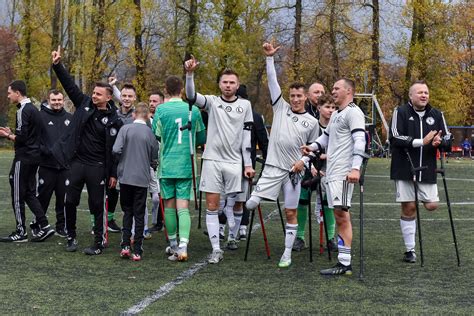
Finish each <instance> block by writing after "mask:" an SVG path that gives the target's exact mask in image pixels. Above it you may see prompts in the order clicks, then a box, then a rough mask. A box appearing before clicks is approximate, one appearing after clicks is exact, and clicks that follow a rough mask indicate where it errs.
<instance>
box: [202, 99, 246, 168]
mask: <svg viewBox="0 0 474 316" xmlns="http://www.w3.org/2000/svg"><path fill="white" fill-rule="evenodd" d="M204 98H205V99H206V101H205V105H204V110H206V111H207V113H208V114H209V120H208V127H207V142H206V148H205V149H204V153H203V156H202V157H203V159H210V160H216V161H224V162H231V163H239V164H241V163H242V154H241V149H242V139H243V132H244V123H252V122H253V116H252V106H251V104H250V102H249V101H248V100H245V99H242V98H236V99H235V101H232V102H228V101H225V100H224V99H223V98H222V97H220V96H214V95H205V96H204Z"/></svg>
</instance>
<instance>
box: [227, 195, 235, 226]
mask: <svg viewBox="0 0 474 316" xmlns="http://www.w3.org/2000/svg"><path fill="white" fill-rule="evenodd" d="M236 197H237V194H235V193H234V194H229V195H227V205H226V206H225V208H224V214H225V216H226V217H227V223H228V224H229V229H230V230H232V228H233V227H234V226H235V218H234V205H235V198H236Z"/></svg>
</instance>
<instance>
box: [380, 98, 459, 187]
mask: <svg viewBox="0 0 474 316" xmlns="http://www.w3.org/2000/svg"><path fill="white" fill-rule="evenodd" d="M445 126H446V124H445V121H444V117H443V113H442V112H440V111H438V110H437V109H435V108H433V107H431V106H430V105H429V104H428V105H427V106H426V108H425V115H424V116H423V117H420V116H419V115H418V113H417V112H416V111H415V109H413V106H412V104H411V103H407V104H405V105H402V106H399V107H397V108H396V109H395V111H394V112H393V116H392V121H391V123H390V131H389V134H390V135H389V140H390V145H391V149H392V163H391V166H390V178H391V179H392V180H412V179H413V173H412V168H411V164H410V161H409V160H408V155H409V156H410V157H411V159H412V161H413V165H414V167H415V168H419V167H422V166H424V167H426V169H423V170H420V171H418V172H417V174H416V180H417V181H418V182H424V183H436V150H437V148H435V147H433V146H432V145H431V143H430V144H428V145H424V146H421V147H417V148H414V147H413V140H414V139H422V138H424V137H425V136H426V135H427V134H428V133H429V132H431V131H440V130H441V131H442V132H443V134H442V135H443V136H444V135H446V133H447V131H446V128H445ZM449 146H450V144H449V142H447V141H446V140H443V141H442V142H441V145H440V146H439V147H438V148H440V149H442V150H448V149H449Z"/></svg>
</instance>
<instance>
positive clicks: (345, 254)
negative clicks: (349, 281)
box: [337, 235, 351, 266]
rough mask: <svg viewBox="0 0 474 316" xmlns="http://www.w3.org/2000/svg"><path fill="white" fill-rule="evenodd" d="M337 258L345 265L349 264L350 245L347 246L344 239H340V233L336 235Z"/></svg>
mask: <svg viewBox="0 0 474 316" xmlns="http://www.w3.org/2000/svg"><path fill="white" fill-rule="evenodd" d="M337 239H338V242H337V251H338V254H337V260H339V262H340V263H342V264H343V265H345V266H349V265H350V264H351V247H347V246H346V245H345V244H344V239H342V237H341V235H337Z"/></svg>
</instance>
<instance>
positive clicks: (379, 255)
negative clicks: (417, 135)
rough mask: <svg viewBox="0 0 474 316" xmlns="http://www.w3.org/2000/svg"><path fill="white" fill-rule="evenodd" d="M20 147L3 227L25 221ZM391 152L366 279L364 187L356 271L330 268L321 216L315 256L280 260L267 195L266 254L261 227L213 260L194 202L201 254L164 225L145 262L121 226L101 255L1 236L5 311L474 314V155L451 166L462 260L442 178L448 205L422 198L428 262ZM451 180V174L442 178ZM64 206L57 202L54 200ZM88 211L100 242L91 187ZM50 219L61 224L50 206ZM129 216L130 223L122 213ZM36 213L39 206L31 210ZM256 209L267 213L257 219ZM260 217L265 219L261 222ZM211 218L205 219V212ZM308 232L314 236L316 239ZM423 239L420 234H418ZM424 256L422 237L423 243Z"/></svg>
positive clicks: (1, 214) (376, 166)
mask: <svg viewBox="0 0 474 316" xmlns="http://www.w3.org/2000/svg"><path fill="white" fill-rule="evenodd" d="M11 160H12V153H11V152H6V151H3V152H0V183H1V186H0V234H1V235H2V236H3V235H5V236H6V235H8V234H9V233H10V232H11V231H12V230H13V229H14V216H13V212H12V209H11V199H10V187H9V184H8V172H9V169H10V164H11ZM388 174H389V160H386V159H371V160H370V161H369V165H368V168H367V175H366V184H365V195H364V198H365V201H366V204H365V217H366V218H365V226H364V227H365V232H364V235H365V263H366V264H365V278H364V280H363V281H359V279H358V277H357V275H358V272H359V206H358V201H359V194H358V192H359V191H358V188H356V189H355V191H354V193H355V194H354V197H353V209H352V214H353V218H352V223H353V227H354V242H353V248H352V258H353V269H354V275H353V276H352V277H333V278H327V277H322V276H320V275H319V269H321V268H326V267H330V266H332V265H334V264H335V262H336V259H335V258H333V260H332V262H329V260H328V257H327V254H324V255H319V251H318V250H319V249H318V248H319V241H318V236H319V226H318V225H317V224H316V223H315V224H313V229H314V231H313V247H314V261H313V262H309V251H308V249H306V250H304V251H302V252H299V253H295V252H293V264H292V266H291V267H290V268H289V269H287V270H280V269H278V268H277V263H278V260H279V258H280V256H281V253H282V251H283V242H284V240H283V233H282V227H281V223H280V218H279V215H278V212H277V211H275V210H276V204H275V203H270V202H266V203H264V204H263V205H262V206H263V213H264V216H265V217H266V218H267V219H268V221H267V222H266V230H267V235H268V240H269V244H270V248H271V259H270V260H268V259H267V258H266V255H265V249H264V243H263V239H262V234H261V230H260V228H259V226H254V231H253V234H252V242H251V248H250V251H249V259H248V261H247V262H244V261H243V258H244V250H245V244H244V242H241V243H240V249H239V250H237V251H234V252H230V251H226V252H225V254H224V258H225V260H224V261H222V262H221V263H219V264H218V265H208V264H206V263H205V260H204V259H205V258H206V256H207V255H208V253H209V252H210V244H209V241H208V239H207V236H205V235H204V234H203V233H202V230H198V229H197V221H198V216H197V211H196V212H194V211H192V216H193V218H192V220H193V228H192V232H191V243H190V246H189V255H190V260H189V261H188V262H185V263H177V262H169V261H168V260H167V259H166V256H165V254H164V249H165V246H166V242H165V237H164V233H163V232H158V233H155V234H154V235H153V238H152V239H150V240H146V241H145V242H144V257H143V260H142V261H141V262H132V261H131V260H123V259H121V258H120V257H119V251H120V246H119V243H120V234H110V247H109V248H108V249H106V250H105V252H104V254H103V255H100V256H93V257H89V256H85V255H84V254H83V253H82V252H81V251H78V252H76V253H67V252H66V251H65V250H64V248H65V240H64V239H62V238H59V237H56V236H54V237H51V238H50V239H48V240H47V241H46V242H44V243H22V244H14V243H0V252H1V253H2V256H1V274H0V285H1V313H2V314H7V315H10V314H121V313H137V312H141V313H143V314H196V313H198V314H234V313H238V314H250V313H251V314H275V313H279V314H281V313H285V314H287V313H304V314H309V313H311V314H316V313H318V314H405V313H409V314H433V313H435V314H472V312H473V305H474V304H473V297H474V290H473V287H472V284H473V280H474V246H473V245H474V234H473V228H472V227H473V225H474V162H473V161H467V160H466V161H462V160H450V161H449V163H448V164H447V165H446V176H447V178H448V188H449V194H450V199H451V202H452V204H453V205H452V210H453V216H454V219H455V227H456V232H457V238H458V245H459V252H460V256H461V266H460V267H458V266H457V263H456V256H455V251H454V246H453V240H452V235H451V229H450V224H449V218H448V213H447V207H446V204H445V203H444V204H443V202H444V201H445V196H444V189H443V185H442V182H441V181H439V182H438V186H439V189H440V197H441V199H442V202H441V204H440V208H439V210H438V211H436V212H434V213H428V212H427V211H425V210H424V209H423V208H421V210H422V212H421V218H422V231H423V246H424V256H425V266H424V267H420V264H419V260H418V262H417V263H416V264H406V263H403V262H402V256H403V252H404V246H403V241H402V237H401V233H400V225H399V213H400V211H399V209H400V207H399V205H398V204H396V203H395V202H394V199H395V196H394V184H393V183H392V182H391V181H390V180H389V177H388ZM439 180H441V178H440V179H439ZM52 205H53V203H52ZM79 209H80V211H79V214H78V240H79V247H80V249H82V248H84V247H87V246H89V245H90V243H91V242H92V239H93V237H92V236H91V235H90V220H89V213H88V211H87V196H86V193H85V192H84V193H83V196H82V199H81V205H80V207H79ZM48 213H49V215H50V221H51V222H52V223H54V219H53V218H52V215H53V213H54V210H52V209H51V208H50V210H49V212H48ZM117 214H118V215H119V216H118V218H119V221H118V222H119V223H121V221H122V220H121V218H122V216H121V213H120V212H118V213H117ZM26 216H27V221H28V222H29V221H30V220H31V218H32V213H31V212H30V211H29V210H27V213H26ZM256 219H257V217H256ZM256 222H258V221H256ZM202 225H203V228H205V222H204V217H203V222H202ZM307 240H308V237H307ZM417 242H418V240H417ZM417 250H418V252H417V253H418V259H419V247H418V244H417Z"/></svg>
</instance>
